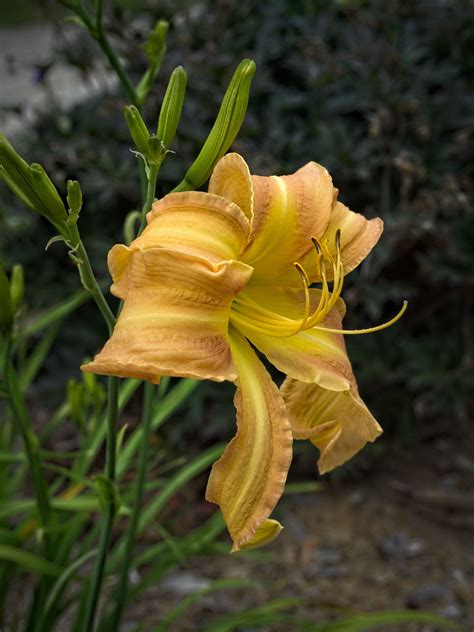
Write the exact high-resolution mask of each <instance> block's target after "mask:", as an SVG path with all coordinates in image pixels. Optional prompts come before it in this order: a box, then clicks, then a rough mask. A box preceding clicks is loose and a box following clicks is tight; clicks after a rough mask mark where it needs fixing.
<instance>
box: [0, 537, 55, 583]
mask: <svg viewBox="0 0 474 632" xmlns="http://www.w3.org/2000/svg"><path fill="white" fill-rule="evenodd" d="M0 559H1V560H5V561H8V562H13V563H14V564H16V565H17V566H21V567H22V568H24V569H25V570H27V571H30V572H32V573H36V574H38V575H48V576H51V577H56V576H57V575H59V574H60V573H61V570H62V569H61V567H60V566H57V565H56V564H53V563H52V562H48V560H45V559H44V558H42V557H39V556H38V555H35V554H34V553H30V552H29V551H24V550H23V549H19V548H17V547H15V546H10V545H8V544H0Z"/></svg>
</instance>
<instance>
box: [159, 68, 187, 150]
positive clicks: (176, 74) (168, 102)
mask: <svg viewBox="0 0 474 632" xmlns="http://www.w3.org/2000/svg"><path fill="white" fill-rule="evenodd" d="M187 79H188V74H187V72H186V71H185V70H184V68H183V67H182V66H178V67H177V68H175V69H174V70H173V72H172V73H171V77H170V80H169V83H168V87H167V88H166V93H165V96H164V98H163V103H162V105H161V110H160V117H159V119H158V128H157V131H156V134H157V136H158V138H159V139H160V140H161V141H162V143H163V144H164V145H165V147H166V149H168V148H169V147H171V143H172V142H173V139H174V136H175V134H176V130H177V128H178V123H179V119H180V118H181V110H182V109H183V101H184V94H185V92H186V82H187Z"/></svg>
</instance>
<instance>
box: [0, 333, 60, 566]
mask: <svg viewBox="0 0 474 632" xmlns="http://www.w3.org/2000/svg"><path fill="white" fill-rule="evenodd" d="M10 349H11V341H9V342H8V343H7V351H6V366H5V383H6V385H7V390H8V394H9V401H10V406H11V409H12V412H13V416H14V418H15V420H16V422H17V424H18V428H19V430H20V434H21V435H22V437H23V443H24V445H25V451H26V455H27V458H28V464H29V468H30V472H31V479H32V485H33V489H34V492H35V496H36V504H37V507H38V515H39V522H40V525H41V527H42V528H43V529H45V532H44V534H43V537H44V539H45V550H46V557H49V555H48V554H49V550H48V549H49V544H48V540H49V537H48V533H47V528H48V526H49V525H50V523H51V517H52V510H51V503H50V499H49V493H48V485H47V483H46V480H45V478H44V476H43V470H42V467H41V453H40V448H39V440H38V438H37V436H36V434H35V432H34V430H33V428H32V425H31V421H30V418H29V415H28V411H27V410H26V406H25V402H24V400H23V396H22V394H21V389H20V384H19V381H18V377H17V375H16V371H15V369H14V366H13V362H12V359H11V353H10Z"/></svg>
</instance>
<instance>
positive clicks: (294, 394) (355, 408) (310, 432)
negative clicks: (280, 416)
mask: <svg viewBox="0 0 474 632" xmlns="http://www.w3.org/2000/svg"><path fill="white" fill-rule="evenodd" d="M281 392H282V395H283V398H284V400H285V403H286V407H287V411H288V416H289V419H290V421H291V428H292V431H293V436H294V437H295V439H310V440H311V441H312V443H314V445H315V446H316V447H317V448H318V449H319V451H320V455H319V460H318V468H319V471H320V473H321V474H324V473H325V472H328V471H329V470H332V469H333V468H335V467H337V466H338V465H342V463H345V462H346V461H347V460H349V459H350V458H351V457H352V456H354V454H356V453H357V452H359V450H361V449H362V448H363V447H364V445H365V444H366V443H367V442H368V441H370V442H372V441H375V439H376V438H377V437H378V436H379V435H380V434H381V433H382V428H381V427H380V426H379V424H378V423H377V421H376V420H375V419H374V417H373V416H372V415H371V413H370V411H369V410H368V408H367V406H366V405H365V404H364V402H363V401H362V399H361V398H360V397H359V395H358V393H357V388H356V387H352V388H351V390H349V391H340V392H336V391H330V390H327V389H324V388H322V387H321V386H319V385H318V384H308V383H304V382H299V381H297V380H293V379H291V378H287V379H286V380H285V382H284V383H283V385H282V388H281Z"/></svg>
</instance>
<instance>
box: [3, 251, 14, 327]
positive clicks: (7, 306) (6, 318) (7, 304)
mask: <svg viewBox="0 0 474 632" xmlns="http://www.w3.org/2000/svg"><path fill="white" fill-rule="evenodd" d="M12 319H13V309H12V301H11V296H10V283H9V282H8V277H7V275H6V273H5V270H4V269H3V265H2V264H1V263H0V329H2V328H4V327H9V325H10V324H11V322H12Z"/></svg>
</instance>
